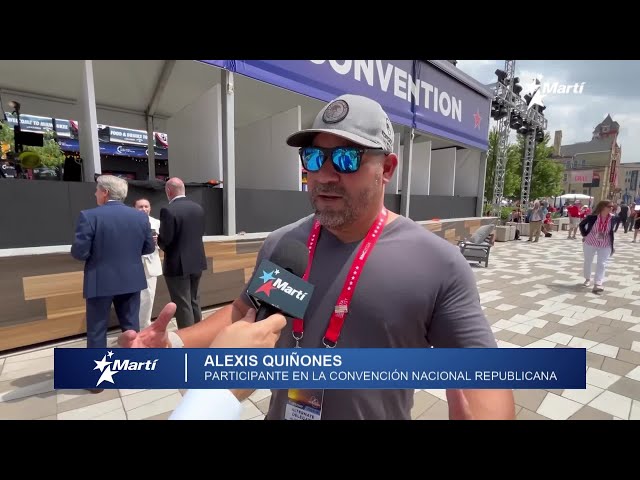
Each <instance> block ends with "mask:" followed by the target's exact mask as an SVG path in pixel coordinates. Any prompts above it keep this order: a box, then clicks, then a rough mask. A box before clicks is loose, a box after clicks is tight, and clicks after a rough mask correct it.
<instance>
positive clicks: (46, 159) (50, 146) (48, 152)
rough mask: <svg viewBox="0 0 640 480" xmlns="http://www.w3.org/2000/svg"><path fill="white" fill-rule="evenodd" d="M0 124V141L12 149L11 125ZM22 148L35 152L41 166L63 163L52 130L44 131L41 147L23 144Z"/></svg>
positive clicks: (61, 153) (60, 151)
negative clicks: (0, 127) (0, 126)
mask: <svg viewBox="0 0 640 480" xmlns="http://www.w3.org/2000/svg"><path fill="white" fill-rule="evenodd" d="M1 125H2V129H1V130H0V143H5V144H9V146H10V148H11V150H13V149H14V148H15V146H14V136H13V126H11V125H9V124H8V123H4V122H3V123H2V124H1ZM22 150H23V151H29V152H35V153H37V154H38V156H39V157H40V160H41V161H42V166H46V167H55V166H58V165H61V164H63V163H64V153H63V152H62V150H61V149H60V145H59V144H58V142H56V134H55V133H54V132H52V131H46V132H44V143H43V146H42V147H32V146H30V145H24V146H23V147H22Z"/></svg>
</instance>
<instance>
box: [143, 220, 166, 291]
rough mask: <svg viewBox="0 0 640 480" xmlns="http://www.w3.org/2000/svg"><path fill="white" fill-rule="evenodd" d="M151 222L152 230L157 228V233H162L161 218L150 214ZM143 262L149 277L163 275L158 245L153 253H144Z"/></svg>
mask: <svg viewBox="0 0 640 480" xmlns="http://www.w3.org/2000/svg"><path fill="white" fill-rule="evenodd" d="M149 223H150V224H151V230H155V231H156V233H160V220H158V219H157V218H153V217H151V216H150V217H149ZM142 264H143V265H144V273H145V275H146V276H147V278H151V277H159V276H160V275H162V261H161V260H160V249H159V248H158V247H156V249H155V251H154V252H153V253H150V254H149V255H143V256H142Z"/></svg>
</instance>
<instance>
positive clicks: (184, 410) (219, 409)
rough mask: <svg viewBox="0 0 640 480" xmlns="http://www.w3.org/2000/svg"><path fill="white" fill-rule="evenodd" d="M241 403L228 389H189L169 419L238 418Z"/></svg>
mask: <svg viewBox="0 0 640 480" xmlns="http://www.w3.org/2000/svg"><path fill="white" fill-rule="evenodd" d="M241 412H242V405H241V404H240V402H239V401H238V399H237V398H236V397H235V395H234V394H233V393H231V392H230V391H229V390H212V389H206V390H189V391H188V392H187V393H186V394H185V395H184V397H182V400H181V401H180V403H179V404H178V406H177V407H176V408H175V410H174V411H173V413H172V414H171V416H170V417H169V420H239V419H240V413H241Z"/></svg>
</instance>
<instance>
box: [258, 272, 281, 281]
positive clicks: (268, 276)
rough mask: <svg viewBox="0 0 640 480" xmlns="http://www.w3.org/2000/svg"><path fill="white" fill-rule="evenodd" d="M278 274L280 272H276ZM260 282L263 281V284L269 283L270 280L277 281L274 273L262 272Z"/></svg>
mask: <svg viewBox="0 0 640 480" xmlns="http://www.w3.org/2000/svg"><path fill="white" fill-rule="evenodd" d="M277 274H278V271H277V270H276V275H277ZM259 278H260V280H262V282H263V283H267V282H268V281H269V280H275V277H274V276H273V272H269V273H267V272H265V271H264V270H263V271H262V276H261V277H259Z"/></svg>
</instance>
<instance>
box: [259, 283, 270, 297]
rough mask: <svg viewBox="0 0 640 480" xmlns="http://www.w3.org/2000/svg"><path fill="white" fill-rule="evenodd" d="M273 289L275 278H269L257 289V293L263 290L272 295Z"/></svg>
mask: <svg viewBox="0 0 640 480" xmlns="http://www.w3.org/2000/svg"><path fill="white" fill-rule="evenodd" d="M271 290H273V280H269V281H268V282H267V283H265V284H263V285H262V286H261V287H260V288H258V289H257V290H256V293H258V292H263V293H264V294H265V295H266V296H267V297H269V296H270V293H271Z"/></svg>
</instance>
